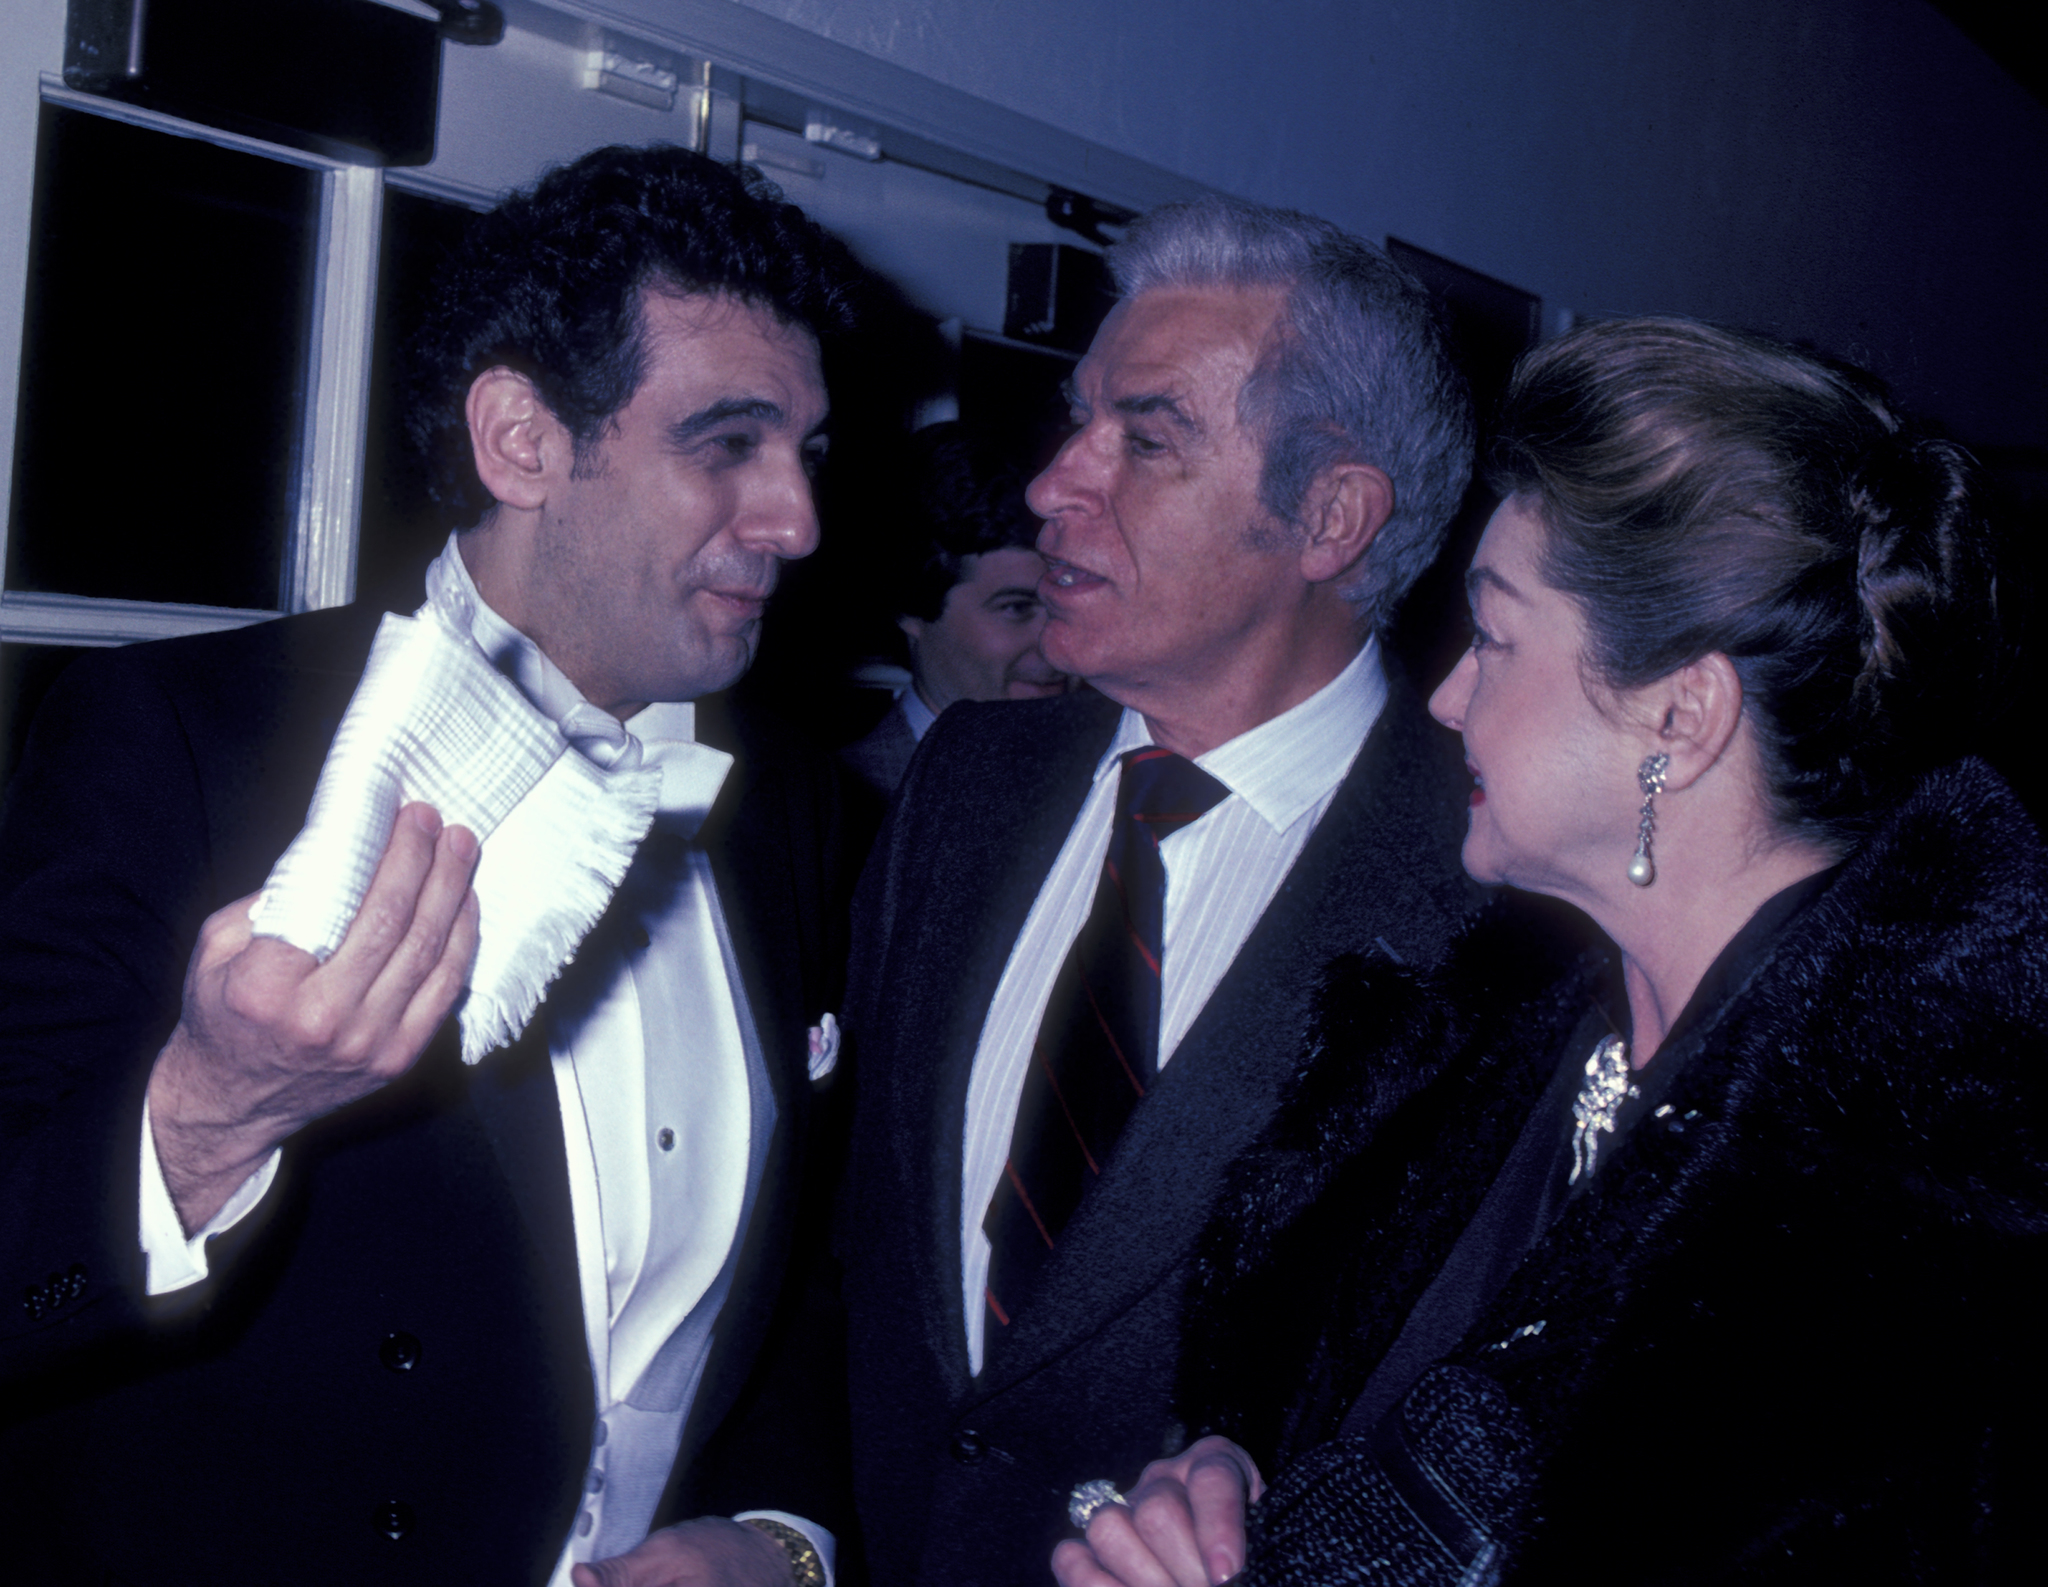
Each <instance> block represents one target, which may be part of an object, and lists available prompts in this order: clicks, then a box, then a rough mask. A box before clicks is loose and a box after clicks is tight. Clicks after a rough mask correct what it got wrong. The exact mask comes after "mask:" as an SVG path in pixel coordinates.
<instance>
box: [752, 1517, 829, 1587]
mask: <svg viewBox="0 0 2048 1587" xmlns="http://www.w3.org/2000/svg"><path fill="white" fill-rule="evenodd" d="M740 1524H741V1525H742V1526H751V1527H752V1528H754V1530H755V1531H757V1532H765V1533H767V1535H768V1536H769V1537H771V1538H773V1539H774V1540H775V1541H776V1542H777V1543H779V1544H781V1545H782V1552H783V1553H785V1554H787V1555H788V1556H789V1574H790V1579H791V1580H792V1581H794V1582H795V1583H796V1587H825V1562H824V1560H822V1559H821V1558H819V1557H818V1549H817V1545H816V1544H814V1543H812V1541H811V1540H810V1539H809V1538H807V1537H805V1536H804V1535H803V1533H801V1532H799V1531H798V1530H797V1529H796V1528H795V1527H793V1526H786V1525H784V1524H783V1523H782V1522H780V1521H771V1520H769V1519H768V1517H766V1516H765V1515H750V1516H748V1517H747V1518H746V1519H745V1520H744V1521H742V1522H741V1523H740Z"/></svg>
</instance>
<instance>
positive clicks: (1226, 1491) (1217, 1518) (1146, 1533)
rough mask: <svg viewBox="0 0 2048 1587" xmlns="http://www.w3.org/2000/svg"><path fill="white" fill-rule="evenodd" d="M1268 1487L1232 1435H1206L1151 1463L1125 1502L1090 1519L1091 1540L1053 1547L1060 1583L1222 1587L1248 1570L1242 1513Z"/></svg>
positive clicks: (1074, 1585) (1054, 1570) (1113, 1586)
mask: <svg viewBox="0 0 2048 1587" xmlns="http://www.w3.org/2000/svg"><path fill="white" fill-rule="evenodd" d="M1265 1491H1266V1484H1265V1482H1264V1480H1263V1479H1261V1478H1260V1476H1259V1468H1258V1466H1257V1465H1256V1464H1255V1463H1254V1462H1253V1460H1252V1457H1251V1456H1250V1455H1247V1454H1246V1453H1245V1452H1244V1451H1243V1450H1242V1449H1239V1448H1238V1447H1237V1445H1235V1444H1233V1443H1232V1442H1231V1441H1230V1440H1229V1439H1227V1438H1213V1437H1212V1438H1202V1439H1197V1440H1196V1441H1195V1442H1194V1443H1192V1444H1190V1445H1189V1446H1188V1447H1187V1449H1186V1450H1185V1451H1184V1452H1183V1453H1181V1454H1179V1455H1176V1456H1175V1457H1174V1458H1173V1459H1172V1460H1155V1461H1153V1462H1152V1464H1151V1465H1149V1466H1147V1467H1146V1468H1145V1474H1144V1476H1142V1477H1140V1478H1139V1479H1138V1483H1137V1486H1136V1487H1134V1488H1132V1489H1131V1491H1130V1492H1129V1493H1128V1494H1126V1495H1125V1503H1124V1504H1106V1505H1104V1506H1103V1507H1102V1508H1101V1509H1099V1510H1097V1511H1096V1512H1095V1514H1094V1516H1093V1518H1092V1519H1091V1520H1090V1521H1089V1522H1088V1541H1087V1542H1085V1543H1082V1542H1067V1543H1062V1544H1061V1545H1060V1546H1059V1547H1058V1548H1056V1549H1054V1550H1053V1552H1052V1573H1053V1575H1054V1576H1056V1577H1057V1578H1058V1579H1059V1582H1060V1587H1216V1584H1217V1583H1218V1582H1226V1581H1229V1580H1230V1578H1231V1577H1233V1576H1235V1575H1236V1574H1237V1573H1238V1572H1239V1571H1241V1570H1243V1569H1244V1515H1245V1508H1246V1506H1247V1505H1249V1504H1251V1503H1254V1502H1255V1501H1256V1500H1257V1499H1258V1497H1259V1495H1260V1494H1262V1493H1264V1492H1265Z"/></svg>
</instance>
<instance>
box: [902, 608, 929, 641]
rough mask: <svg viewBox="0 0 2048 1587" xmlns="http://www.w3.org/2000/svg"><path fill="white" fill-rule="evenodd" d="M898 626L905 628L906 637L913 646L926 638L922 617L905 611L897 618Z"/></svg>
mask: <svg viewBox="0 0 2048 1587" xmlns="http://www.w3.org/2000/svg"><path fill="white" fill-rule="evenodd" d="M896 626H897V627H898V628H900V629H902V630H903V633H904V637H905V638H907V639H908V640H909V641H910V643H911V644H912V645H913V646H915V645H916V644H917V642H918V641H919V640H921V639H923V638H924V619H923V618H922V617H912V616H911V615H910V614H909V613H908V612H905V613H904V614H903V615H902V616H901V617H899V618H897V619H896Z"/></svg>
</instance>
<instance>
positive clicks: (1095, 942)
mask: <svg viewBox="0 0 2048 1587" xmlns="http://www.w3.org/2000/svg"><path fill="white" fill-rule="evenodd" d="M1229 793H1230V790H1229V789H1228V788H1226V787H1224V786H1223V784H1221V783H1220V782H1218V781H1217V780H1216V779H1215V778H1214V777H1211V776H1210V775H1209V774H1208V773H1207V772H1205V771H1203V770H1202V769H1201V767H1199V766H1197V765H1196V764H1195V763H1194V762H1193V761H1190V760H1186V759H1184V758H1182V757H1181V756H1179V755H1176V754H1174V753H1173V752H1172V751H1171V750H1165V749H1160V748H1158V747H1156V746H1152V747H1148V748H1145V749H1134V750H1132V751H1131V752H1130V753H1129V754H1127V755H1125V756H1124V757H1123V777H1122V781H1121V782H1120V783H1119V785H1118V788H1117V808H1116V819H1115V821H1114V823H1113V824H1112V825H1111V827H1110V835H1109V849H1108V852H1107V853H1105V854H1104V855H1103V858H1102V875H1101V877H1100V879H1099V880H1098V881H1097V882H1096V885H1095V903H1094V906H1093V907H1092V908H1091V909H1090V911H1089V913H1088V920H1087V923H1086V924H1085V925H1083V926H1082V928H1081V934H1080V936H1078V937H1076V938H1075V939H1074V946H1073V950H1072V951H1071V952H1070V953H1069V954H1068V955H1067V960H1066V963H1065V964H1063V965H1062V966H1061V967H1060V973H1059V979H1058V980H1057V981H1055V982H1054V983H1053V989H1052V996H1051V997H1050V998H1049V999H1047V1001H1046V1005H1045V1017H1044V1019H1043V1020H1041V1021H1040V1022H1039V1027H1038V1039H1037V1041H1036V1042H1035V1043H1034V1044H1033V1046H1032V1051H1031V1068H1030V1071H1029V1072H1028V1074H1027V1075H1026V1077H1025V1081H1024V1091H1023V1095H1022V1098H1021V1099H1020V1101H1019V1103H1018V1108H1017V1125H1016V1128H1015V1129H1014V1130H1013V1131H1012V1132H1011V1135H1010V1156H1009V1160H1008V1161H1007V1162H1005V1163H1004V1165H1003V1177H1002V1179H1001V1181H1000V1182H999V1183H998V1184H997V1186H996V1193H995V1196H994V1198H993V1199H992V1200H991V1201H990V1202H989V1208H988V1215H987V1216H986V1217H985V1218H983V1219H982V1228H983V1229H984V1230H985V1231H986V1232H987V1234H988V1237H989V1243H990V1246H991V1254H990V1258H989V1280H988V1297H987V1298H988V1320H989V1324H990V1326H989V1328H988V1331H987V1338H988V1340H989V1343H990V1345H991V1347H993V1345H994V1342H995V1340H996V1339H997V1338H998V1337H999V1336H1000V1334H1001V1332H1002V1330H1003V1329H1005V1328H1007V1327H1008V1326H1009V1323H1010V1319H1011V1318H1012V1317H1014V1316H1015V1315H1016V1314H1017V1309H1018V1307H1019V1306H1020V1305H1021V1304H1023V1302H1024V1300H1025V1299H1026V1298H1027V1297H1028V1296H1029V1294H1030V1291H1031V1288H1032V1286H1033V1284H1034V1283H1035V1282H1036V1280H1037V1277H1038V1273H1039V1270H1040V1269H1041V1268H1043V1267H1044V1265H1045V1261H1046V1258H1047V1257H1048V1256H1049V1255H1050V1254H1051V1252H1052V1248H1053V1246H1054V1244H1055V1243H1056V1242H1057V1241H1058V1240H1059V1237H1060V1231H1061V1230H1062V1229H1064V1228H1065V1227H1066V1226H1067V1221H1068V1219H1070V1218H1071V1217H1072V1216H1073V1214H1074V1209H1075V1208H1076V1207H1078V1206H1079V1205H1080V1204H1081V1198H1082V1196H1083V1195H1084V1194H1086V1192H1087V1189H1088V1187H1089V1185H1091V1184H1092V1183H1094V1181H1095V1179H1096V1177H1097V1176H1098V1175H1099V1174H1100V1173H1101V1172H1102V1165H1103V1164H1104V1163H1106V1162H1107V1161H1108V1160H1109V1152H1110V1148H1111V1147H1113V1146H1114V1145H1115V1144H1116V1138H1117V1136H1118V1135H1119V1134H1121V1133H1122V1131H1123V1127H1124V1123H1125V1121H1126V1120H1128V1119H1129V1118H1130V1116H1131V1110H1132V1109H1133V1108H1135V1107H1136V1106H1137V1105H1138V1099H1139V1098H1140V1097H1142V1096H1143V1095H1144V1094H1145V1090H1146V1087H1148V1086H1149V1085H1150V1084H1151V1083H1152V1079H1153V1077H1154V1076H1155V1075H1156V1074H1157V1073H1158V1072H1159V958H1160V939H1161V935H1162V927H1163V923H1164V918H1165V911H1166V867H1165V865H1164V864H1163V863H1162V862H1161V860H1160V857H1159V845H1160V843H1161V842H1162V841H1163V840H1164V839H1165V838H1167V837H1168V836H1169V835H1171V834H1172V833H1174V832H1176V831H1178V830H1179V829H1180V828H1182V827H1184V826H1186V825H1187V824H1188V823H1189V822H1190V821H1193V820H1195V819H1197V818H1198V817H1200V816H1202V815H1204V814H1206V813H1207V812H1208V811H1209V810H1210V809H1212V808H1213V807H1214V806H1215V805H1216V804H1217V803H1218V802H1219V801H1221V800H1223V799H1225V798H1227V797H1228V796H1229Z"/></svg>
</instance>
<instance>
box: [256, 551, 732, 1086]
mask: <svg viewBox="0 0 2048 1587" xmlns="http://www.w3.org/2000/svg"><path fill="white" fill-rule="evenodd" d="M454 555H455V553H454V551H453V550H452V548H451V550H450V551H449V552H448V553H446V554H444V557H443V558H442V560H441V561H438V562H436V563H435V565H434V567H433V569H432V570H430V573H429V578H428V589H429V598H428V601H427V603H426V605H424V606H422V607H421V608H420V609H419V611H418V612H417V613H416V614H415V615H413V616H411V617H400V616H397V615H396V614H392V615H388V616H386V617H385V619H384V621H383V623H382V624H381V625H380V626H379V627H378V629H377V637H376V641H375V643H374V644H373V645H372V646H371V649H370V659H369V664H368V665H367V666H366V667H365V668H364V670H363V677H362V681H361V683H359V684H358V685H357V686H356V692H355V695H354V697H353V698H352V699H351V700H350V701H349V706H348V710H347V712H346V713H345V714H344V715H343V717H342V721H341V727H340V729H339V730H338V731H337V732H336V734H335V736H334V743H333V746H332V747H331V748H330V749H329V751H328V754H327V761H326V764H325V765H324V766H323V767H322V768H321V771H320V780H319V783H318V784H317V785H316V787H315V788H314V791H313V802H312V805H311V808H310V809H309V810H308V811H307V815H306V825H305V827H304V829H303V830H301V832H300V833H299V835H298V836H297V837H296V838H294V839H293V840H292V842H291V845H290V847H288V848H287V849H286V850H285V852H284V855H283V856H282V858H280V859H279V860H278V862H277V865H276V867H275V868H274V869H273V870H272V871H271V873H270V878H269V880H268V881H266V882H265V883H264V886H263V891H262V893H261V894H260V895H259V896H258V898H257V900H256V904H255V907H254V909H253V910H252V911H251V913H250V920H251V922H252V924H253V925H254V927H255V930H256V932H257V933H258V934H259V935H261V936H268V937H278V938H282V939H283V940H284V941H286V942H289V943H291V944H292V945H293V946H295V947H298V948H303V949H304V950H305V951H306V952H308V953H310V954H312V955H313V956H314V957H315V958H316V959H319V960H321V961H323V962H324V961H325V960H326V959H327V958H328V956H329V955H331V954H332V953H333V952H334V951H335V950H336V949H337V948H339V947H340V946H341V941H342V938H343V937H344V936H345V935H346V934H347V931H348V928H349V924H350V922H352V921H353V920H354V919H355V916H356V911H357V910H358V909H359V908H360V907H361V906H362V901H363V895H364V894H365V893H366V892H367V891H368V889H369V885H370V878H371V877H372V875H374V874H375V872H376V869H377V862H378V861H379V859H381V858H382V856H383V853H384V847H385V844H386V843H387V842H388V841H389V839H390V835H391V828H392V823H393V822H394V821H395V820H396V818H397V815H398V811H399V808H400V806H402V805H404V804H407V803H409V802H410V801H413V800H425V801H426V802H427V803H429V804H431V805H433V806H434V808H435V809H436V810H438V811H439V812H440V813H441V819H442V820H443V821H444V822H445V823H447V824H448V825H451V826H455V825H460V826H465V827H468V828H469V829H470V830H471V831H472V832H474V833H475V834H476V835H477V837H478V838H479V839H480V840H481V842H482V845H483V850H482V854H481V856H480V857H479V859H478V861H477V868H476V878H475V883H474V885H475V888H476V895H477V902H478V904H479V906H480V919H479V927H478V942H477V955H476V966H475V968H474V970H473V971H472V972H471V976H470V986H469V997H468V1000H467V1001H466V1002H465V1003H464V1004H463V1006H462V1011H461V1016H460V1019H461V1026H462V1058H463V1061H464V1062H465V1063H472V1064H473V1063H475V1062H477V1061H478V1060H479V1059H481V1058H482V1057H483V1056H484V1055H485V1054H486V1053H488V1052H491V1051H492V1050H494V1049H495V1048H498V1047H503V1046H507V1045H509V1044H510V1043H512V1042H513V1041H515V1040H517V1039H518V1037H519V1035H520V1033H521V1032H522V1031H524V1030H525V1028H526V1025H527V1022H528V1021H529V1020H531V1019H532V1017H533V1013H534V1010H535V1009H536V1008H538V1007H539V1006H540V1000H541V997H542V995H543V994H544V993H545V992H546V990H547V988H548V985H549V983H550V982H552V981H553V980H554V979H555V977H556V976H557V975H558V974H560V973H561V971H562V969H563V967H564V966H566V965H567V964H568V962H569V960H570V959H571V958H572V957H573V956H574V955H575V952H576V949H577V947H578V945H579V944H581V942H582V941H583V938H584V936H585V935H586V934H587V933H588V932H589V930H590V928H591V927H592V926H594V925H596V924H597V920H598V917H599V916H600V915H602V914H603V913H604V911H605V907H606V905H607V904H609V903H610V902H611V897H612V894H613V893H614V892H615V891H616V890H617V889H618V886H619V884H620V882H621V881H623V880H624V878H625V875H626V870H627V867H628V866H630V865H631V864H632V861H633V855H634V852H635V850H636V849H638V847H639V845H640V841H641V840H642V839H643V838H644V837H646V835H647V832H648V829H649V827H650V826H652V825H653V822H654V819H655V815H656V813H657V812H658V811H664V810H666V811H671V812H674V813H675V815H676V817H677V818H679V820H680V821H681V822H682V823H683V824H684V825H685V826H686V828H687V830H688V831H690V832H694V830H695V826H696V824H697V823H700V822H701V821H702V820H703V817H704V815H705V814H706V813H707V812H708V810H709V808H710V804H711V800H712V799H713V798H714V797H715V796H716V794H717V791H718V788H719V785H720V784H721V783H722V782H723V780H724V777H725V774H726V772H727V770H728V769H730V767H731V765H732V757H731V756H730V755H727V754H725V753H724V752H723V751H721V750H715V749H712V748H710V747H708V746H706V745H702V744H697V743H694V742H675V741H672V742H661V743H652V744H643V743H641V742H640V741H639V740H638V739H636V738H634V737H633V736H632V735H631V734H625V735H624V743H623V744H622V745H614V744H607V745H604V746H603V747H602V748H601V749H600V751H599V752H600V753H601V754H603V755H604V756H605V757H606V759H607V760H608V762H609V764H608V765H606V766H600V765H599V764H598V763H597V762H596V761H595V760H593V759H591V758H589V757H588V756H587V755H586V754H583V753H576V752H573V751H572V749H571V742H570V739H569V737H568V736H567V735H565V734H564V732H563V729H562V727H561V726H560V725H558V724H557V723H556V722H555V721H554V720H553V719H551V718H550V717H549V716H548V715H547V714H546V713H545V712H544V711H542V710H541V709H540V708H539V707H537V706H536V705H534V704H533V703H532V702H531V701H530V700H528V698H527V697H526V696H525V695H524V694H523V693H521V692H520V689H519V688H518V687H517V686H516V685H515V684H514V683H513V682H512V681H511V680H510V679H508V678H506V677H505V676H503V675H502V674H501V673H500V672H499V671H497V670H496V669H495V668H494V667H493V666H492V665H491V662H490V660H489V659H488V658H487V657H486V656H485V654H484V652H483V650H482V649H481V648H480V647H479V645H478V643H477V640H476V638H475V637H474V636H473V634H472V632H471V631H470V619H471V618H472V617H473V615H474V612H473V609H472V608H471V606H470V601H471V600H472V599H473V598H474V589H473V586H470V584H469V580H468V577H467V575H466V574H465V573H462V572H461V571H459V570H450V569H448V568H447V567H446V566H445V564H446V562H447V560H448V558H449V557H452V556H454ZM526 643H529V644H530V641H526ZM536 654H537V652H536ZM595 714H596V713H595V711H594V708H592V707H590V706H588V705H581V706H580V707H579V708H577V709H574V710H572V712H571V714H570V717H569V721H570V725H571V728H572V730H573V729H574V726H575V719H576V718H579V717H582V716H585V715H595ZM636 720H637V719H636ZM605 725H606V726H608V727H610V728H611V730H612V733H613V734H614V735H615V736H616V735H618V734H619V732H620V730H619V729H618V728H617V726H616V724H615V723H614V722H612V720H611V719H609V718H606V719H605ZM594 747H595V746H594Z"/></svg>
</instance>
